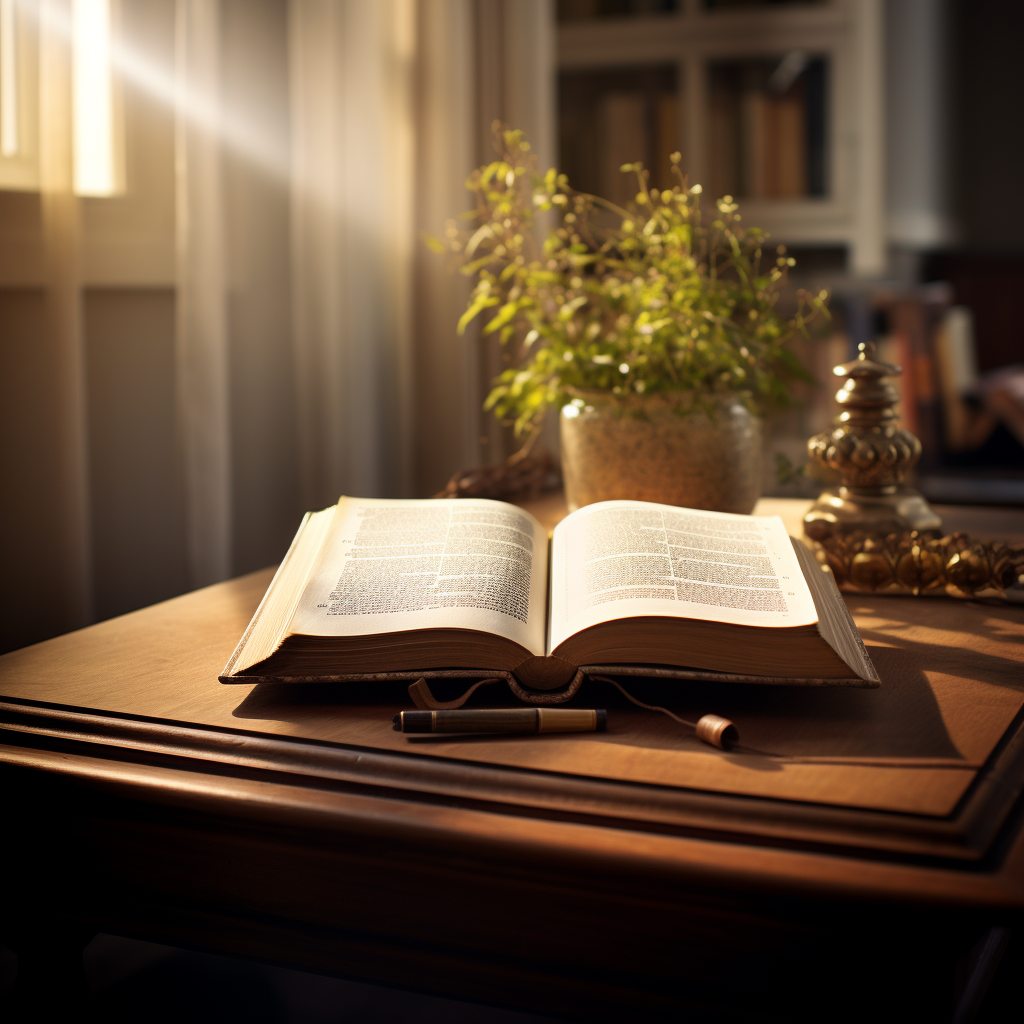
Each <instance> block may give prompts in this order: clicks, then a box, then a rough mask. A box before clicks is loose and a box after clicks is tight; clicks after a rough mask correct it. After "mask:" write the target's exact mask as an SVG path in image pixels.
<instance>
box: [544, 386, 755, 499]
mask: <svg viewBox="0 0 1024 1024" xmlns="http://www.w3.org/2000/svg"><path fill="white" fill-rule="evenodd" d="M675 401H676V402H677V403H678V402H682V403H683V406H682V407H684V408H685V407H686V406H687V405H688V403H687V401H686V398H685V396H684V397H683V398H681V399H677V400H675ZM677 407H678V404H677ZM560 433H561V445H562V476H563V478H564V480H565V497H566V502H567V503H568V506H569V510H570V511H573V510H574V509H577V508H580V507H582V506H583V505H589V504H591V503H593V502H595V501H610V500H613V499H629V500H634V501H656V502H661V503H662V504H666V505H682V506H684V507H686V508H703V509H713V510H716V511H719V512H743V513H749V512H750V511H751V510H752V509H753V507H754V503H755V502H756V501H757V499H758V497H759V496H760V493H761V459H762V430H761V420H760V419H758V418H757V417H756V416H754V415H753V414H752V413H751V412H750V411H749V410H748V409H746V407H744V406H743V405H741V404H740V403H739V402H738V401H736V400H735V399H732V398H728V397H725V398H722V399H719V400H717V401H716V402H715V404H714V408H713V409H712V410H711V412H710V413H705V412H692V411H691V412H686V413H684V414H682V415H680V414H679V413H678V412H676V411H675V408H674V407H673V404H672V400H669V399H666V398H664V397H662V396H660V395H652V396H649V397H644V396H635V397H629V398H618V397H617V396H614V395H609V394H606V393H604V392H580V393H579V395H578V397H577V398H576V399H575V400H574V401H573V402H572V403H570V404H569V405H566V406H565V407H564V408H563V409H562V413H561V429H560Z"/></svg>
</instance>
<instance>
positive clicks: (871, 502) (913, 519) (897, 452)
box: [804, 342, 942, 572]
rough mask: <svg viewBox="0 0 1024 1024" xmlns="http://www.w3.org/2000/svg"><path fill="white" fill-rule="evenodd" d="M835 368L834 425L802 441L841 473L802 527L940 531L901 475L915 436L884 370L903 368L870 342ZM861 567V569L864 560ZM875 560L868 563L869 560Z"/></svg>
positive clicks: (915, 450)
mask: <svg viewBox="0 0 1024 1024" xmlns="http://www.w3.org/2000/svg"><path fill="white" fill-rule="evenodd" d="M858 348H859V352H860V354H859V355H858V356H857V358H856V359H854V360H851V361H850V362H848V363H842V364H840V365H839V366H836V367H835V368H834V369H833V371H832V372H833V373H834V374H835V375H836V376H837V377H845V378H846V383H845V384H844V385H843V386H842V387H841V388H840V389H839V391H838V392H837V393H836V401H837V402H838V403H839V405H840V406H841V407H842V410H843V411H842V412H841V413H840V415H839V416H838V417H837V418H836V421H835V426H834V427H833V428H832V429H831V430H827V431H824V432H822V433H820V434H817V435H816V436H815V437H812V438H811V439H810V441H808V442H807V451H808V454H809V455H810V457H811V458H812V459H813V460H814V461H815V462H817V463H818V464H819V465H821V466H824V467H826V468H828V469H832V470H835V471H836V472H837V473H839V475H840V478H841V483H840V485H839V486H838V487H832V488H829V489H828V490H825V491H823V492H822V493H821V495H820V496H819V497H818V500H817V501H816V502H815V504H814V505H813V506H812V507H811V509H810V511H809V512H808V513H807V515H805V516H804V532H805V533H806V534H807V536H808V537H810V538H811V539H812V540H816V541H824V540H825V539H827V538H829V537H832V536H834V535H836V534H843V533H850V532H853V531H858V530H859V531H864V532H866V533H869V534H883V535H884V534H887V533H891V532H900V531H904V530H917V531H919V532H923V531H927V530H935V531H938V530H939V529H941V527H942V520H941V519H940V518H939V517H938V516H937V515H936V514H935V513H934V512H933V511H932V509H931V508H930V507H929V505H928V503H927V502H926V501H925V499H924V497H923V496H922V495H921V493H920V492H919V491H917V490H915V489H914V488H913V487H909V486H908V485H907V484H905V483H904V482H903V479H904V474H905V473H906V472H907V471H908V470H909V469H910V468H911V467H912V466H914V464H915V463H916V462H917V460H918V459H919V458H920V456H921V442H920V441H919V440H918V439H917V437H915V435H914V434H912V433H911V432H910V431H909V430H906V429H905V428H903V427H901V426H900V423H899V420H898V419H897V417H896V411H895V409H894V406H895V405H896V403H897V402H898V401H899V397H900V396H899V392H897V390H896V389H895V388H894V387H893V386H892V384H890V383H889V382H888V381H887V380H886V379H885V378H887V377H895V376H898V375H899V374H900V373H902V370H901V369H900V367H898V366H890V365H889V364H888V363H882V362H877V361H876V360H875V346H874V344H873V343H871V342H866V343H864V344H861V345H859V346H858ZM861 564H863V565H864V566H865V568H864V569H863V570H862V571H865V572H867V571H868V570H867V568H866V566H867V563H866V562H864V563H861ZM872 564H873V563H872Z"/></svg>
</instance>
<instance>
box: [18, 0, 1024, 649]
mask: <svg viewBox="0 0 1024 1024" xmlns="http://www.w3.org/2000/svg"><path fill="white" fill-rule="evenodd" d="M1022 32H1024V8H1022V7H1021V5H1019V4H1016V3H1012V2H1009V0H971V2H968V0H788V2H786V0H776V2H770V0H761V2H757V0H558V2H555V0H375V2H374V3H366V2H365V0H74V2H72V0H0V422H2V437H3V445H2V448H0V480H2V486H3V500H2V502H0V530H2V536H3V543H2V546H0V579H2V580H3V587H2V588H0V589H2V597H0V601H2V605H0V650H9V649H13V648H16V647H20V646H23V645H25V644H29V643H33V642H36V641H38V640H42V639H45V638H46V637H49V636H52V635H55V634H58V633H61V632H65V631H67V630H69V629H72V628H76V627H78V626H81V625H85V624H87V623H89V622H92V621H97V620H99V619H104V618H108V617H110V616H113V615H117V614H121V613H123V612H126V611H130V610H132V609H134V608H138V607H141V606H144V605H148V604H151V603H153V602H155V601H159V600H162V599H165V598H169V597H172V596H174V595H176V594H178V593H182V592H184V591H186V590H189V589H192V588H194V587H197V586H202V585H206V584H209V583H213V582H216V581H218V580H221V579H225V578H228V577H230V576H234V575H238V574H240V573H244V572H248V571H251V570H254V569H257V568H261V567H263V566H265V565H268V564H271V563H274V562H276V561H278V560H279V559H280V557H281V555H282V554H283V552H284V550H285V548H286V546H287V544H288V541H289V540H290V538H291V536H292V534H293V533H294V530H295V528H296V526H297V524H298V521H299V518H300V516H301V514H302V512H303V511H305V510H306V509H307V508H314V507H322V506H324V505H327V504H329V503H332V502H334V501H335V500H336V499H337V497H338V495H339V494H341V493H349V494H354V495H359V496H367V497H369V496H424V495H429V494H431V493H433V492H435V491H437V490H438V489H439V488H441V487H442V486H443V485H444V483H445V481H446V480H447V479H448V477H449V476H450V475H451V474H452V473H453V472H455V471H456V470H458V469H460V468H466V467H470V466H474V465H478V464H484V463H489V462H495V461H499V460H500V459H501V458H503V457H504V456H505V455H506V454H508V450H509V448H508V439H507V436H506V434H505V433H504V432H503V431H502V430H501V429H500V428H498V427H497V426H496V425H495V424H494V423H493V422H492V420H491V419H490V417H489V416H487V415H486V414H484V413H482V412H481V410H480V404H481V400H482V397H483V395H484V394H485V393H486V390H487V383H488V381H489V379H490V377H491V376H492V375H493V374H494V372H495V370H496V367H497V365H498V364H497V357H496V355H495V353H493V352H492V351H491V350H489V349H487V348H485V347H482V346H481V345H480V343H479V339H478V338H475V337H473V336H471V335H469V334H467V336H465V337H458V336H457V335H456V333H455V329H454V325H455V323H456V321H457V319H458V316H459V313H460V312H461V309H462V308H463V306H464V303H465V298H466V294H467V291H466V289H467V284H466V281H465V280H464V279H462V278H459V277H457V276H452V275H450V274H449V273H448V271H447V269H446V268H445V267H444V265H443V261H440V260H438V259H437V258H436V257H435V256H433V255H432V254H431V253H430V252H429V251H428V250H427V249H426V247H425V246H424V245H423V244H422V241H421V235H422V234H423V233H425V232H426V233H438V232H440V231H441V230H443V227H444V222H445V219H446V218H448V217H451V216H452V215H454V214H456V213H458V212H459V211H461V210H463V209H465V208H466V206H467V205H468V197H467V193H466V192H465V190H464V188H463V181H464V179H465V177H466V175H467V173H468V172H469V171H470V170H471V169H472V168H473V167H474V166H477V165H479V164H481V163H483V162H485V161H486V160H488V159H489V157H490V154H491V131H490V125H491V122H492V121H493V120H494V119H496V118H498V119H501V120H503V121H505V122H507V123H509V124H511V125H514V126H516V127H520V128H523V129H524V130H525V131H526V132H527V134H528V136H529V138H530V139H531V140H532V142H533V144H534V148H535V150H536V151H537V152H538V154H539V157H540V162H541V164H542V165H544V166H549V165H551V164H554V163H558V165H559V166H560V167H561V168H562V169H563V170H565V171H566V172H567V173H568V175H569V178H570V181H571V182H572V183H573V184H574V185H575V186H576V187H578V188H580V189H584V190H592V191H596V192H598V193H600V194H603V195H607V196H608V197H610V198H612V199H616V200H619V201H621V200H624V199H628V198H629V192H630V190H629V189H628V179H627V178H626V176H624V175H621V174H620V173H619V171H618V167H619V166H620V165H621V164H622V163H623V162H626V161H632V160H636V159H638V158H639V159H642V160H643V161H644V162H645V164H646V165H648V166H649V167H650V168H651V169H652V176H653V178H654V180H655V182H656V183H659V181H660V178H661V177H662V176H664V174H665V173H666V171H667V168H668V154H669V153H671V152H673V151H674V150H677V149H678V150H680V151H681V152H682V154H683V167H684V168H685V169H686V170H687V172H688V174H689V176H690V181H691V182H701V183H702V184H703V186H704V190H705V192H706V193H708V192H710V193H713V194H714V195H715V196H718V195H722V194H731V195H733V196H735V197H736V198H737V199H738V200H739V202H740V209H741V212H742V213H743V215H744V221H745V223H747V224H755V225H758V226H761V227H763V228H765V229H767V230H768V231H770V232H771V234H772V237H773V239H775V240H776V241H778V242H782V243H785V244H786V245H787V246H788V247H789V248H790V250H791V251H792V253H793V255H795V256H796V258H797V266H796V269H795V271H794V273H793V276H792V280H791V285H792V287H794V288H795V287H798V286H804V287H815V288H817V287H826V288H828V289H829V290H830V292H831V293H832V295H833V299H832V310H833V319H832V322H831V324H829V325H828V326H827V327H826V328H824V329H823V330H822V332H821V333H820V336H818V337H816V338H814V339H813V340H812V341H811V342H810V343H808V344H807V345H806V348H805V352H804V356H805V359H806V360H807V362H808V365H809V366H810V367H811V369H812V372H813V374H814V376H815V379H816V380H815V383H814V384H810V385H807V386H806V387H804V388H803V389H802V390H801V391H800V392H799V394H797V395H796V396H795V397H796V398H797V400H798V404H797V405H796V406H795V407H794V408H793V409H791V410H788V411H786V412H785V413H783V414H780V415H779V416H777V417H776V418H775V420H774V421H773V422H772V424H771V439H770V443H769V449H768V451H767V452H766V456H765V489H766V493H776V494H791V495H801V494H806V495H812V494H814V493H816V491H817V490H818V489H820V486H821V485H820V482H819V481H815V480H813V479H810V478H808V477H806V476H800V475H792V474H790V475H788V476H787V475H786V474H783V479H781V480H780V478H779V477H778V475H777V473H776V467H777V463H778V460H777V458H776V457H777V456H782V457H783V460H784V462H785V461H788V463H789V464H791V465H792V466H794V467H799V466H801V465H802V464H803V462H804V459H805V455H804V446H805V444H806V440H807V438H808V437H809V436H810V435H811V434H813V433H815V432H817V431H818V430H821V429H823V428H824V427H825V426H826V425H827V424H828V423H829V421H830V420H831V418H832V417H833V416H834V414H835V409H834V404H833V400H832V396H833V393H834V391H835V389H836V384H835V383H834V382H833V381H834V378H831V374H830V368H831V366H832V365H833V364H835V363H837V362H841V361H844V360H846V359H848V358H850V357H851V355H852V354H853V353H855V352H856V346H857V344H858V343H859V342H862V341H867V340H874V341H876V343H877V344H878V347H879V350H880V354H881V356H882V358H883V359H885V360H887V361H889V362H894V363H898V364H900V365H901V366H903V368H904V373H903V376H902V378H901V379H900V387H901V395H902V400H901V409H900V411H901V415H902V417H903V419H904V422H905V423H906V424H907V425H909V426H910V427H911V429H913V430H914V431H915V432H916V433H917V434H918V435H919V436H920V437H921V439H922V441H923V443H924V452H925V454H924V457H923V459H922V463H921V466H920V472H919V479H918V483H919V485H920V486H921V488H922V489H923V490H924V492H925V494H926V495H927V496H928V497H929V498H931V499H932V500H936V501H952V502H991V503H1002V504H1021V503H1024V447H1022V443H1024V370H1022V368H1021V366H1022V364H1024V306H1022V298H1021V292H1022V290H1024V289H1022V284H1024V189H1022V188H1021V187H1020V183H1019V178H1020V174H1019V168H1020V167H1021V166H1022V164H1024V152H1022V149H1024V143H1022V130H1021V125H1024V64H1022V62H1021V61H1020V59H1019V54H1018V53H1017V48H1018V46H1019V39H1020V38H1021V36H1022Z"/></svg>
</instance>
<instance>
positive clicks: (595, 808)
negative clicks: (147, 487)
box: [0, 498, 1024, 1021]
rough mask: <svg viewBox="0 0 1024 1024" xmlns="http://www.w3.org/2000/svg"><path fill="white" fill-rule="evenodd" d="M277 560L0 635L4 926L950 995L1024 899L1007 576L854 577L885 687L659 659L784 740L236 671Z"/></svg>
mask: <svg viewBox="0 0 1024 1024" xmlns="http://www.w3.org/2000/svg"><path fill="white" fill-rule="evenodd" d="M804 504H805V503H797V502H781V503H780V502H768V503H765V504H763V505H762V507H761V508H760V509H759V510H758V511H771V512H781V513H783V514H784V516H785V517H786V518H787V519H788V520H789V522H790V523H795V522H796V521H798V519H799V514H800V512H801V511H802V508H803V506H804ZM534 508H535V511H537V512H538V513H539V514H540V515H541V516H543V517H546V518H547V519H548V521H551V520H552V519H554V518H557V516H558V515H559V514H560V509H561V506H560V504H559V501H558V499H556V498H552V499H550V500H547V501H541V502H539V503H538V504H536V505H535V506H534ZM944 511H945V512H946V515H947V522H948V523H949V525H950V526H951V527H955V526H961V527H963V526H966V527H969V528H973V529H976V530H978V531H979V532H982V533H984V532H988V533H991V534H1001V535H1004V536H1005V535H1008V534H1009V532H1010V531H1011V530H1012V529H1014V528H1015V529H1016V530H1018V531H1019V530H1020V528H1021V525H1022V524H1021V522H1020V519H1019V517H1016V518H1012V519H1011V518H1006V519H1005V520H1003V521H1000V520H999V519H998V516H999V513H986V512H985V510H980V511H979V513H974V515H975V521H974V522H973V523H972V522H970V521H969V520H970V513H966V512H965V513H958V512H956V510H944ZM958 515H960V517H961V518H960V521H959V522H957V516H958ZM964 515H966V516H967V521H964V518H963V517H964ZM986 515H988V519H989V522H988V524H987V528H986V524H985V522H984V520H985V517H986ZM1003 515H1004V516H1005V513H1003ZM979 520H981V522H980V524H979ZM1018 535H1019V533H1018ZM269 576H270V574H269V571H267V572H261V573H254V574H252V575H251V576H247V577H243V578H242V579H238V580H233V581H230V582H228V583H224V584H220V585H218V586H215V587H209V588H207V589H205V590H201V591H197V592H196V593H193V594H188V595H186V596H184V597H181V598H177V599H175V600H173V601H168V602H165V603H164V604H161V605H157V606H155V607H152V608H147V609H143V610H141V611H138V612H135V613H132V614H131V615H127V616H124V617H122V618H119V619H114V620H111V621H109V622H104V623H100V624H99V625H96V626H92V627H90V628H88V629H84V630H81V631H79V632H77V633H73V634H70V635H68V636H64V637H59V638H56V639H54V640H51V641H47V642H46V643H43V644H38V645H36V646H35V647H31V648H26V649H25V650H23V651H17V652H14V653H12V654H9V655H7V656H5V657H3V658H0V694H2V699H0V726H2V732H0V784H2V785H3V792H4V794H5V800H4V805H5V815H4V819H5V825H6V837H5V841H4V843H3V844H2V850H3V854H2V856H3V868H4V877H5V879H6V880H7V887H6V889H7V891H6V892H5V900H4V904H3V911H2V913H3V915H4V916H3V924H4V929H5V934H7V935H9V936H13V939H12V941H20V942H22V943H23V944H24V943H26V942H28V943H29V944H31V942H32V941H33V940H35V941H43V939H47V940H48V941H52V939H53V936H55V935H57V936H59V935H61V934H65V935H69V936H72V937H74V936H75V935H84V934H87V933H88V931H89V930H90V929H91V930H100V931H108V932H114V933H120V934H126V935H133V936H137V937H140V938H145V939H150V940H153V941H159V942H166V943H171V944H175V945H180V946H185V947H192V948H197V949H203V950H210V951H216V952H223V953H227V954H232V955H239V956H246V957H253V958H257V959H261V960H265V961H270V962H275V963H279V964H285V965H289V966H294V967H300V968H303V969H307V970H313V971H320V972H324V973H334V974H340V975H344V976H348V977H352V978H357V979H360V980H364V981H370V982H376V983H382V984H388V985H400V986H406V987H410V988H415V989H420V990H423V991H428V992H433V993H437V994H448V995H454V996H457V997H461V998H465V999H471V1000H479V1001H481V1002H491V1003H500V1004H503V1005H508V1006H514V1007H521V1008H529V1009H534V1010H538V1011H543V1012H546V1013H550V1014H556V1015H564V1016H567V1017H575V1018H580V1019H588V1020H630V1021H632V1020H644V1019H663V1018H664V1017H666V1016H669V1015H678V1012H679V1009H680V1008H681V1007H688V1008H690V1009H692V1010H693V1011H694V1013H695V1018H696V1019H700V1020H719V1019H723V1020H729V1019H737V1020H740V1019H751V1017H756V1019H758V1020H774V1019H779V1020H787V1021H797V1020H804V1019H808V1020H824V1019H828V1020H841V1019H847V1018H849V1019H861V1020H863V1019H867V1018H870V1019H875V1020H880V1019H886V1018H887V1017H888V1016H890V1015H891V1016H892V1018H893V1019H904V1020H909V1019H918V1020H941V1019H948V1018H949V1015H950V1008H951V1006H952V1002H953V999H954V995H955V989H956V987H957V984H958V979H959V981H960V982H962V976H963V975H962V971H963V969H964V968H965V964H966V960H965V957H966V955H967V954H968V952H969V950H970V949H971V947H972V944H973V943H975V941H976V940H977V939H978V938H979V936H982V935H984V934H985V931H986V929H989V928H991V927H992V926H993V925H1013V926H1016V925H1017V924H1019V923H1020V922H1021V918H1022V911H1024V830H1022V828H1021V807H1020V801H1019V799H1018V798H1019V796H1020V793H1021V789H1022V786H1024V731H1022V717H1024V716H1022V712H1021V707H1022V704H1024V676H1022V673H1021V671H1020V669H1021V665H1022V663H1024V653H1022V652H1024V647H1022V643H1024V609H1022V608H1020V607H1016V608H1008V607H1005V606H996V605H984V604H981V603H976V602H963V603H958V602H953V601H944V600H927V599H917V600H915V599H910V598H885V599H883V598H878V599H869V598H850V599H849V601H848V603H849V605H850V608H851V610H852V611H853V613H854V616H855V618H856V619H857V620H858V625H859V626H860V628H861V630H862V632H863V634H864V636H865V640H866V642H867V643H868V646H869V648H870V649H871V652H872V655H873V657H874V658H875V660H876V664H877V665H878V667H879V671H880V674H881V676H882V679H883V686H882V688H881V689H880V690H877V691H857V690H844V691H839V690H827V691H826V690H817V691H810V690H805V689H798V690H794V689H789V688H768V687H749V686H746V687H730V688H728V689H726V688H724V687H723V686H721V685H719V686H717V687H716V686H712V685H703V684H702V685H698V686H691V685H688V686H687V687H686V688H685V690H680V689H679V688H678V687H679V684H674V685H675V686H676V687H677V688H676V689H675V690H671V691H669V690H665V689H664V688H663V689H661V690H660V691H658V693H659V695H660V699H661V700H664V701H674V706H678V707H681V708H685V709H687V710H689V709H691V708H696V709H698V710H699V709H700V708H703V709H704V710H715V711H719V712H720V713H723V714H728V715H729V716H730V717H733V718H734V719H735V720H736V721H737V722H738V723H739V724H740V726H741V729H742V730H743V732H744V734H745V735H744V738H745V739H746V740H747V741H748V742H750V743H752V744H755V745H759V746H760V747H761V749H771V750H773V752H775V753H780V754H785V755H788V757H789V760H784V759H781V758H772V757H763V758H757V757H751V756H749V755H744V756H737V755H729V754H725V753H722V752H719V751H715V750H713V749H711V748H708V747H701V746H700V745H699V744H697V743H696V742H695V741H693V740H692V738H690V737H688V736H686V735H685V734H682V733H680V732H679V731H678V730H677V729H676V728H675V727H674V726H673V725H672V723H670V722H669V721H668V720H667V719H665V720H664V721H663V720H662V718H661V717H660V716H654V715H651V714H649V713H647V712H642V711H638V710H636V709H633V708H632V707H631V706H629V705H626V704H624V702H622V701H621V700H619V699H617V698H616V697H615V695H614V694H612V693H609V692H608V691H607V690H598V689H593V688H591V689H590V690H589V691H588V690H587V689H586V687H585V688H584V691H582V692H581V701H580V702H581V703H583V704H590V705H591V706H594V705H595V704H596V705H598V706H602V705H606V706H608V707H609V714H610V720H611V722H612V729H611V731H610V732H609V733H608V735H607V737H603V738H597V737H595V736H593V735H590V736H583V737H579V736H577V737H571V736H570V737H559V736H547V737H536V738H529V739H527V740H524V739H522V738H515V739H512V738H508V737H497V738H494V739H492V740H482V739H480V738H469V739H466V740H458V739H444V740H443V742H436V741H434V740H430V739H427V740H423V741H421V742H417V743H412V742H410V741H409V738H407V737H403V736H400V735H398V734H395V733H394V732H392V731H391V729H390V719H391V716H392V714H394V713H395V712H396V711H398V710H400V709H401V708H403V707H408V706H409V704H408V701H407V698H406V697H405V695H404V692H403V690H402V689H401V688H392V689H386V688H385V689H382V690H381V691H379V692H374V693H373V694H372V695H370V696H369V697H368V696H367V695H366V693H365V691H363V692H361V693H360V692H358V691H354V690H351V689H347V690H346V689H343V688H340V687H310V688H303V689H302V690H298V689H295V688H289V687H284V688H281V687H263V688H255V689H254V688H251V687H248V686H235V687H232V686H222V685H221V684H219V683H218V682H217V680H216V677H217V673H218V671H219V670H220V668H221V667H222V666H223V664H224V662H225V661H226V660H227V657H228V655H229V654H230V652H231V650H232V648H233V646H234V644H235V642H236V640H237V638H238V636H239V635H240V634H241V631H242V629H243V628H244V626H245V625H246V623H247V621H248V619H249V617H250V615H251V613H252V611H253V609H254V608H255V606H256V604H257V602H258V600H259V598H260V596H261V595H262V593H263V591H264V589H265V587H266V585H267V582H268V580H269ZM587 685H588V686H591V687H596V686H598V684H587ZM639 685H643V684H638V686H639ZM493 699H496V700H498V699H501V695H497V696H495V697H494V698H493ZM893 723H896V726H898V727H896V726H894V725H893ZM26 937H27V938H26ZM958 971H960V972H961V974H960V975H958V974H957V972H958ZM960 987H961V988H962V983H961V984H960ZM883 999H884V1000H885V1001H884V1002H882V1000H883Z"/></svg>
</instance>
